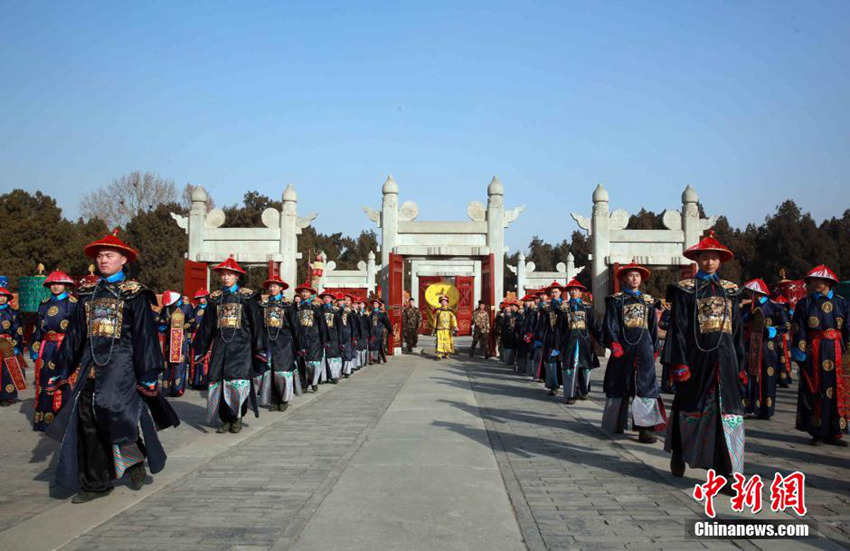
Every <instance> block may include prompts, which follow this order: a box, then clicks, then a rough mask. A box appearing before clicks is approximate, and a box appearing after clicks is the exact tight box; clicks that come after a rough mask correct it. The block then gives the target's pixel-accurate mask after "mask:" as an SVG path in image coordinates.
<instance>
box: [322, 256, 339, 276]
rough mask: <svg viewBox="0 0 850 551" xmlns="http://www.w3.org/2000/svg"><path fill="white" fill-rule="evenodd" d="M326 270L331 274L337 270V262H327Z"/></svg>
mask: <svg viewBox="0 0 850 551" xmlns="http://www.w3.org/2000/svg"><path fill="white" fill-rule="evenodd" d="M322 254H324V253H322ZM325 270H327V271H329V272H332V271H334V270H336V262H334V261H333V260H329V261H327V262H326V263H325Z"/></svg>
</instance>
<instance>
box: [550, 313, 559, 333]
mask: <svg viewBox="0 0 850 551" xmlns="http://www.w3.org/2000/svg"><path fill="white" fill-rule="evenodd" d="M557 325H558V311H557V310H549V326H550V327H551V328H552V329H555V327H556V326H557Z"/></svg>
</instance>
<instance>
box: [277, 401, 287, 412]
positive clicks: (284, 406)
mask: <svg viewBox="0 0 850 551" xmlns="http://www.w3.org/2000/svg"><path fill="white" fill-rule="evenodd" d="M287 409H289V404H287V403H286V402H281V403H279V404H278V405H277V410H278V411H286V410H287Z"/></svg>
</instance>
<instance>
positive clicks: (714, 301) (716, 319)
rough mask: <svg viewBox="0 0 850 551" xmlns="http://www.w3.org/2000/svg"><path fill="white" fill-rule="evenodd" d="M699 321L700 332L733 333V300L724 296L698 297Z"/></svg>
mask: <svg viewBox="0 0 850 551" xmlns="http://www.w3.org/2000/svg"><path fill="white" fill-rule="evenodd" d="M697 323H699V331H700V333H716V332H718V331H723V332H724V333H730V334H731V333H732V301H730V300H726V299H725V298H724V297H705V298H701V299H697Z"/></svg>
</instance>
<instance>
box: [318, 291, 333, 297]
mask: <svg viewBox="0 0 850 551" xmlns="http://www.w3.org/2000/svg"><path fill="white" fill-rule="evenodd" d="M325 297H331V298H336V294H335V293H333V292H331V291H322V292H321V293H319V298H325Z"/></svg>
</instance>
